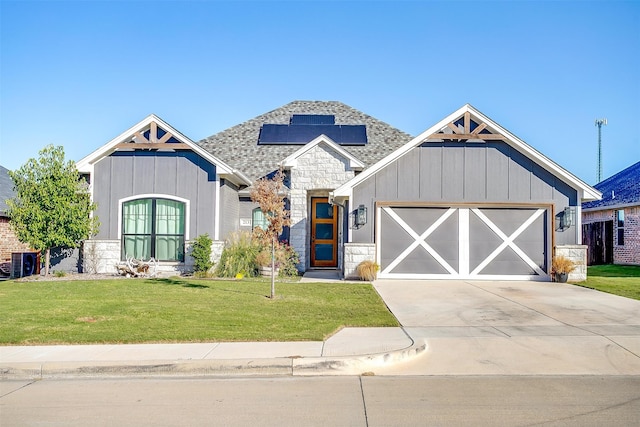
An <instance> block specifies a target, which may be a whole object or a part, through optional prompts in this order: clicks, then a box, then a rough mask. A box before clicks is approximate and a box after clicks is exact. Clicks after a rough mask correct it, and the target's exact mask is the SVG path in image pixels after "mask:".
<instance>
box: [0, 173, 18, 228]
mask: <svg viewBox="0 0 640 427" xmlns="http://www.w3.org/2000/svg"><path fill="white" fill-rule="evenodd" d="M14 196H15V192H14V191H13V180H12V179H11V177H10V176H9V170H8V169H7V168H4V167H2V166H0V216H5V213H6V211H7V208H8V206H7V204H6V203H5V200H7V199H12V198H13V197H14Z"/></svg>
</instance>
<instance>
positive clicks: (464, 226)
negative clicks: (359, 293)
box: [376, 206, 550, 280]
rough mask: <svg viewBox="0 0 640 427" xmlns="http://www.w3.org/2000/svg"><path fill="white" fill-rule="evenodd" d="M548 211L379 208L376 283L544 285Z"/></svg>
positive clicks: (547, 209) (547, 267) (540, 208)
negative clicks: (441, 281) (527, 282)
mask: <svg viewBox="0 0 640 427" xmlns="http://www.w3.org/2000/svg"><path fill="white" fill-rule="evenodd" d="M548 221H549V208H548V207H531V206H518V207H477V206H474V207H470V206H451V207H425V206H382V207H379V208H378V209H377V224H376V225H377V236H378V239H377V245H378V246H377V257H378V260H377V261H378V263H379V264H380V267H381V269H380V274H379V277H380V278H415V279H447V278H451V279H497V280H500V279H507V280H548V278H549V275H548V271H549V257H548V254H549V252H550V241H549V224H548Z"/></svg>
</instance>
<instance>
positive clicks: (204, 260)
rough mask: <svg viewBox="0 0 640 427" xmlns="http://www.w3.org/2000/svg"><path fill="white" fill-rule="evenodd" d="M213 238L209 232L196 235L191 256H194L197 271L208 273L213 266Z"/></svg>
mask: <svg viewBox="0 0 640 427" xmlns="http://www.w3.org/2000/svg"><path fill="white" fill-rule="evenodd" d="M212 243H213V240H212V239H211V237H209V235H208V234H201V235H200V236H198V237H196V239H195V240H194V241H193V244H192V245H191V256H192V257H193V260H194V263H193V269H194V271H195V272H196V273H206V272H207V271H209V269H210V268H211V267H213V262H212V261H211V244H212Z"/></svg>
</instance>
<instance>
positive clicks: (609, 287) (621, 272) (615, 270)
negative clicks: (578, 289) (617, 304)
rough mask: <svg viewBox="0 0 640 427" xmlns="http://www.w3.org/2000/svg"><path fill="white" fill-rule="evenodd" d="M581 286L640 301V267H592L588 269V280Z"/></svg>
mask: <svg viewBox="0 0 640 427" xmlns="http://www.w3.org/2000/svg"><path fill="white" fill-rule="evenodd" d="M579 285H580V286H584V287H585V288H591V289H597V290H599V291H603V292H608V293H610V294H615V295H620V296H623V297H627V298H633V299H637V300H640V267H638V266H632V265H592V266H590V267H588V268H587V280H586V281H585V282H581V283H579Z"/></svg>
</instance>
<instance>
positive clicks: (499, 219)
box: [478, 208, 537, 235]
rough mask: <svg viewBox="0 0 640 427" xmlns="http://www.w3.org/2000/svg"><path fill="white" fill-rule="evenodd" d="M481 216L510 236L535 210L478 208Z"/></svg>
mask: <svg viewBox="0 0 640 427" xmlns="http://www.w3.org/2000/svg"><path fill="white" fill-rule="evenodd" d="M478 210H479V211H480V212H482V214H484V215H485V216H486V217H487V218H489V219H490V220H491V222H492V223H493V224H495V225H496V226H498V228H499V229H500V230H501V231H502V232H503V233H505V234H506V235H511V234H512V233H513V232H514V231H516V230H517V229H518V227H520V226H521V225H522V223H523V222H525V221H526V220H527V219H528V218H529V217H530V216H531V215H532V214H533V213H535V212H536V210H537V209H534V208H508V209H505V208H480V209H478Z"/></svg>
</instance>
